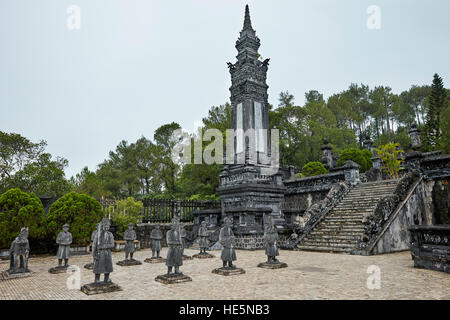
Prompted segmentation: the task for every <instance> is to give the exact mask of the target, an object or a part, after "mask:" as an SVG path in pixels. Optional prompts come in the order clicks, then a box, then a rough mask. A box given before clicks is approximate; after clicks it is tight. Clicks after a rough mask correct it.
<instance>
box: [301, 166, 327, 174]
mask: <svg viewBox="0 0 450 320" xmlns="http://www.w3.org/2000/svg"><path fill="white" fill-rule="evenodd" d="M325 173H328V171H327V169H325V167H324V166H323V164H322V163H320V162H308V163H307V164H305V165H304V166H303V168H302V174H303V176H305V177H312V176H318V175H321V174H325Z"/></svg>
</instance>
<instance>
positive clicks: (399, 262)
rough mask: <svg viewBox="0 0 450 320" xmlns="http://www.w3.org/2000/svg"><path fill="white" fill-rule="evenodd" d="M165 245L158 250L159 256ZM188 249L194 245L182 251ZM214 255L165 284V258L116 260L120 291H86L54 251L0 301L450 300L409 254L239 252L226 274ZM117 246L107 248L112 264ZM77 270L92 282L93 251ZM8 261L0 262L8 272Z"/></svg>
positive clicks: (4, 289) (10, 284)
mask: <svg viewBox="0 0 450 320" xmlns="http://www.w3.org/2000/svg"><path fill="white" fill-rule="evenodd" d="M166 250H167V248H163V252H162V255H163V256H165V254H166ZM185 253H186V254H189V255H192V254H194V253H197V250H190V249H186V250H185ZM211 253H213V254H214V255H216V258H214V259H204V260H198V259H194V260H188V261H184V262H183V263H184V265H183V267H182V271H183V272H184V273H185V274H188V275H189V276H191V277H192V280H193V281H192V282H186V283H181V284H173V285H164V284H161V283H158V282H156V281H154V278H155V277H156V276H157V275H159V274H162V273H164V272H166V266H165V265H164V264H148V263H143V264H142V265H139V266H132V267H120V266H117V265H116V264H114V272H113V273H112V274H111V278H112V280H113V281H114V282H116V283H118V284H119V285H120V286H122V288H123V291H120V292H113V293H108V294H102V295H93V296H87V295H85V294H84V293H82V292H81V291H79V290H76V289H75V290H69V289H67V287H66V280H67V278H68V276H69V275H68V274H64V273H62V274H56V275H55V274H50V273H48V269H49V268H50V267H52V266H54V265H55V264H56V262H57V260H56V259H55V257H53V256H51V257H50V256H46V257H32V258H30V262H29V263H30V268H31V270H32V271H34V272H35V274H34V275H33V276H32V277H28V278H23V279H12V280H5V281H0V299H1V300H5V299H89V300H95V299H123V300H125V299H172V300H176V299H213V300H216V299H224V300H225V299H248V300H252V299H277V300H288V299H445V300H450V275H449V274H446V273H443V272H438V271H432V270H425V269H414V268H413V260H412V259H411V254H410V252H409V251H408V252H401V253H395V254H385V255H378V256H352V255H343V254H330V253H319V252H304V251H281V252H280V254H281V256H280V260H281V261H282V262H286V263H287V264H288V265H289V267H288V268H285V269H278V270H267V269H261V268H257V267H256V265H257V264H258V263H259V262H262V261H264V260H265V255H264V251H240V250H238V251H237V256H238V261H237V266H238V267H242V268H244V269H245V270H246V273H245V274H243V275H237V276H231V277H224V276H220V275H216V274H212V273H211V271H212V269H214V268H216V267H219V266H221V260H220V252H218V251H212V252H211ZM135 256H136V258H137V259H139V260H141V261H143V260H144V259H145V258H147V257H149V256H150V250H148V249H144V250H140V251H138V252H137V253H136V254H135ZM123 257H124V254H123V252H118V253H113V261H114V263H115V262H117V261H119V260H122V259H123ZM70 261H71V263H72V264H74V265H78V266H80V268H81V285H83V284H85V283H88V282H91V281H92V280H93V274H92V271H91V270H87V269H84V268H83V265H84V264H85V263H87V262H90V261H91V256H87V255H84V256H75V257H72V259H71V260H70ZM370 265H377V266H378V267H379V268H380V270H381V288H380V289H378V290H377V289H373V290H370V289H368V288H367V285H366V282H367V278H368V277H369V276H370V274H368V273H367V268H368V267H369V266H370ZM8 266H9V264H8V262H7V261H2V262H0V270H1V271H3V270H6V269H7V268H8Z"/></svg>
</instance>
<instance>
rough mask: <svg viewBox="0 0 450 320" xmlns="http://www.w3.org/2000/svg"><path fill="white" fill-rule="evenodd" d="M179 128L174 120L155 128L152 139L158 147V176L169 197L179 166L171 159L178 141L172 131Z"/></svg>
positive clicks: (174, 189) (174, 187)
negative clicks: (159, 169)
mask: <svg viewBox="0 0 450 320" xmlns="http://www.w3.org/2000/svg"><path fill="white" fill-rule="evenodd" d="M178 129H181V127H180V125H179V124H178V123H176V122H172V123H169V124H165V125H163V126H161V127H159V128H158V129H156V130H155V133H154V135H153V139H154V140H155V142H156V146H157V148H158V165H159V166H160V168H161V171H160V177H161V180H162V183H163V186H164V191H165V192H166V193H167V194H168V195H169V196H171V197H173V196H174V194H175V192H176V186H175V184H176V179H177V176H178V171H179V169H180V166H179V165H178V164H177V163H175V162H174V161H173V160H172V150H173V149H174V147H175V146H176V145H177V143H179V140H177V139H176V138H175V137H174V132H175V131H176V130H178Z"/></svg>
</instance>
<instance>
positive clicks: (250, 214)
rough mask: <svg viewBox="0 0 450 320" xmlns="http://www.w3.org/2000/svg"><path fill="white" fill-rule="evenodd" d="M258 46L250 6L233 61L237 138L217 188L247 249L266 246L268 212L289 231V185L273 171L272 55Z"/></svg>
mask: <svg viewBox="0 0 450 320" xmlns="http://www.w3.org/2000/svg"><path fill="white" fill-rule="evenodd" d="M259 46H260V40H259V38H258V37H257V36H256V33H255V30H254V29H253V27H252V24H251V20H250V12H249V8H248V6H246V7H245V18H244V26H243V29H242V31H241V33H240V37H239V39H238V40H237V42H236V49H237V51H238V55H237V56H236V58H237V61H236V62H235V63H234V64H232V63H230V62H228V67H229V71H230V74H231V88H230V92H231V97H230V99H231V106H232V115H231V116H232V128H231V129H233V137H231V138H232V140H229V141H232V144H231V145H232V148H231V150H230V149H227V156H226V160H227V163H226V165H225V166H224V169H223V171H222V173H221V175H220V180H221V182H220V186H219V188H218V190H217V191H218V193H219V195H220V197H221V200H222V214H221V220H223V219H224V218H225V217H226V216H227V217H229V218H230V219H231V220H232V226H233V232H234V234H235V237H236V248H242V249H257V248H258V249H263V241H262V240H263V234H264V222H265V221H266V220H267V218H268V217H269V216H270V217H271V218H273V220H274V223H275V225H276V227H277V228H278V229H280V230H283V229H286V222H285V220H284V218H283V214H282V212H281V203H282V201H283V197H284V192H285V187H284V185H283V183H282V181H281V173H280V171H279V170H278V167H276V169H275V170H273V168H274V166H271V164H270V156H271V144H270V142H269V140H270V139H269V136H270V134H269V109H268V102H267V99H268V95H267V89H268V86H267V84H266V74H267V69H268V66H269V59H265V60H264V61H260V59H259V57H260V56H259V54H258V48H259ZM268 172H270V173H268ZM219 225H220V223H219Z"/></svg>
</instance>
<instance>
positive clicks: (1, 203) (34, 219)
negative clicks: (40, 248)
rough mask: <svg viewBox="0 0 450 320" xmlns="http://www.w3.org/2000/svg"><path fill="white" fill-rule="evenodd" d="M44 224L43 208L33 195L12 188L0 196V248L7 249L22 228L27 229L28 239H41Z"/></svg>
mask: <svg viewBox="0 0 450 320" xmlns="http://www.w3.org/2000/svg"><path fill="white" fill-rule="evenodd" d="M44 222H45V221H44V207H43V206H42V202H41V201H40V200H39V198H38V197H36V195H34V193H31V194H27V193H25V192H22V191H21V190H20V189H18V188H14V189H10V190H8V191H6V192H5V193H3V194H1V195H0V248H8V249H9V246H10V244H11V242H12V241H13V240H14V239H15V238H16V237H17V236H18V235H19V232H20V229H21V228H22V227H28V232H29V236H30V238H34V239H41V238H43V237H44V236H45V223H44Z"/></svg>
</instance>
